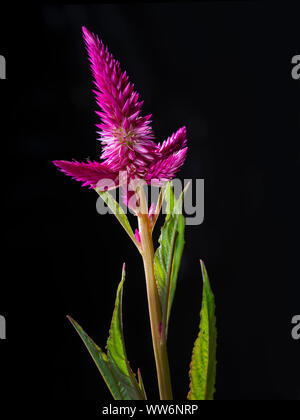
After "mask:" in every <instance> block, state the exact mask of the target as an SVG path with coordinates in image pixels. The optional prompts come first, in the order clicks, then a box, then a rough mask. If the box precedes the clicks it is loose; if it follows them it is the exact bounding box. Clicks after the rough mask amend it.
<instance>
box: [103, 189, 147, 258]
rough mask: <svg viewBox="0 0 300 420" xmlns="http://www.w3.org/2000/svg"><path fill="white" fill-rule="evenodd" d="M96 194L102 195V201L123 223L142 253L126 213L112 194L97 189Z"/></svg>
mask: <svg viewBox="0 0 300 420" xmlns="http://www.w3.org/2000/svg"><path fill="white" fill-rule="evenodd" d="M95 190H96V192H97V193H98V194H99V195H100V197H101V198H102V200H103V201H104V202H105V204H107V206H108V207H109V208H110V209H111V211H112V212H113V213H114V215H115V216H116V218H117V219H118V221H119V222H120V223H121V225H122V226H123V228H124V229H125V231H126V232H127V233H128V235H129V237H130V238H131V239H132V241H133V242H134V244H135V245H136V247H137V248H138V250H139V251H140V246H139V244H138V242H137V240H136V239H135V236H134V233H133V230H132V228H131V226H130V223H129V220H128V218H127V216H126V214H125V213H124V210H123V209H122V207H121V206H119V204H118V203H117V201H116V200H115V199H114V198H113V196H112V195H111V194H109V193H108V192H107V191H101V190H100V189H99V188H95Z"/></svg>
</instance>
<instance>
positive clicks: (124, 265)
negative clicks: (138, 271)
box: [122, 263, 126, 273]
mask: <svg viewBox="0 0 300 420" xmlns="http://www.w3.org/2000/svg"><path fill="white" fill-rule="evenodd" d="M125 269H126V264H125V263H123V267H122V272H123V273H125Z"/></svg>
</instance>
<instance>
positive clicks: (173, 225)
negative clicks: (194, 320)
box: [154, 182, 185, 336]
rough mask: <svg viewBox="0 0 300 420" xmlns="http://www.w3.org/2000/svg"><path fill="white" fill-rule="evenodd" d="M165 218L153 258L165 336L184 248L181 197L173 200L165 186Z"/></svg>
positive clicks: (169, 188) (168, 185)
mask: <svg viewBox="0 0 300 420" xmlns="http://www.w3.org/2000/svg"><path fill="white" fill-rule="evenodd" d="M165 199H166V201H167V215H166V219H165V223H164V226H163V227H162V229H161V234H160V237H159V244H160V246H159V247H158V249H157V250H156V253H155V258H154V270H155V277H156V281H157V287H158V293H159V298H160V303H161V309H162V328H163V331H164V333H165V336H167V333H168V324H169V319H170V313H171V308H172V303H173V299H174V294H175V290H176V284H177V277H178V271H179V267H180V262H181V257H182V252H183V246H184V227H185V220H184V217H183V216H182V214H181V213H182V196H180V197H179V199H178V200H176V199H175V197H174V192H173V188H172V184H171V183H170V182H168V184H167V186H166V193H165Z"/></svg>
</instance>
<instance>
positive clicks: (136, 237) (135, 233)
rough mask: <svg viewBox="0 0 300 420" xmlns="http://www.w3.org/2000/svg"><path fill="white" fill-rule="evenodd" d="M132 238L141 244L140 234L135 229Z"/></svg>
mask: <svg viewBox="0 0 300 420" xmlns="http://www.w3.org/2000/svg"><path fill="white" fill-rule="evenodd" d="M134 236H135V239H136V240H137V242H138V243H139V244H140V243H141V236H140V232H139V230H138V229H135V232H134Z"/></svg>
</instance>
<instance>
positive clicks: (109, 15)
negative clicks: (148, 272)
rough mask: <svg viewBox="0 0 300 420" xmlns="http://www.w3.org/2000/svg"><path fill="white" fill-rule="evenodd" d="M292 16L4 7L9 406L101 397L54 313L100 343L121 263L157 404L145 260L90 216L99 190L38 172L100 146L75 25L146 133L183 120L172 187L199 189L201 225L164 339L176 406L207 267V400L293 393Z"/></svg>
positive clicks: (283, 9)
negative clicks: (121, 73)
mask: <svg viewBox="0 0 300 420" xmlns="http://www.w3.org/2000/svg"><path fill="white" fill-rule="evenodd" d="M299 12H300V9H299V7H296V6H295V5H287V4H286V3H285V4H283V3H282V4H274V3H263V2H230V3H227V2H224V3H221V2H218V3H213V2H212V3H200V2H199V3H196V2H194V3H184V4H183V3H165V4H159V3H157V4H151V3H142V4H134V3H132V4H128V5H119V4H102V5H96V4H90V5H71V4H69V5H65V6H63V5H56V4H51V5H50V4H49V5H35V6H28V5H27V6H26V7H24V8H23V9H21V8H20V7H19V6H18V7H17V6H16V7H15V9H12V8H11V9H10V10H5V11H4V12H2V13H1V17H0V26H1V28H0V30H1V38H0V54H2V55H4V56H5V57H6V60H7V80H1V81H0V95H1V107H2V108H1V145H2V165H1V167H2V171H3V173H2V186H3V190H4V192H3V196H4V197H5V203H4V206H5V210H6V212H5V215H4V216H3V217H2V235H1V236H2V244H3V249H2V253H1V254H2V257H3V263H2V267H1V274H2V275H1V293H0V313H1V315H5V317H6V320H7V340H5V341H1V342H0V351H1V359H0V364H1V378H2V379H1V382H2V384H3V387H4V390H3V392H6V393H7V395H8V396H11V395H13V396H18V397H19V398H23V397H24V398H25V397H26V398H28V397H34V398H35V399H42V398H50V399H55V400H88V399H90V400H92V399H97V400H100V401H110V400H111V397H110V395H109V392H108V391H107V389H106V387H105V385H104V382H103V381H102V378H101V377H100V375H99V374H98V372H97V370H96V367H95V366H94V365H93V362H92V360H91V359H90V356H89V355H88V353H87V351H86V350H85V348H84V347H83V344H82V343H81V341H80V339H79V338H78V336H77V334H76V332H75V331H74V330H73V328H72V327H71V325H69V323H68V321H67V320H66V318H65V315H66V314H70V315H72V316H73V317H74V318H75V319H76V320H77V321H78V322H79V323H80V324H81V325H82V326H83V327H84V328H85V330H86V331H87V332H88V333H89V335H91V337H92V338H93V339H94V340H95V341H96V342H97V343H98V344H99V345H100V346H102V348H104V347H105V342H106V338H107V333H108V329H109V324H110V318H111V314H112V309H113V303H114V298H115V291H116V287H117V284H118V282H119V280H120V276H121V267H122V263H123V262H124V261H126V264H127V280H126V284H125V291H124V324H125V338H126V345H127V352H128V356H129V360H130V361H131V366H132V368H133V369H134V370H135V371H136V370H137V368H138V367H139V368H141V371H142V374H143V379H144V383H145V387H146V389H147V393H148V397H149V399H154V398H157V391H156V381H155V375H154V360H153V354H152V348H151V340H150V327H149V321H148V314H147V307H146V291H145V284H144V277H143V267H142V262H141V260H140V258H139V256H138V255H137V253H136V251H135V249H134V246H133V245H132V244H131V242H130V240H129V239H128V238H127V236H126V234H125V233H124V232H123V231H122V230H121V228H120V227H119V225H118V223H117V222H116V220H115V219H114V217H113V216H108V215H106V216H100V215H98V214H97V213H96V210H95V203H96V198H97V197H96V196H95V193H94V192H93V191H90V190H88V189H87V188H82V187H81V186H80V184H79V183H76V182H75V181H72V180H71V179H70V178H68V177H65V176H63V175H62V174H61V173H59V172H58V171H57V170H56V169H55V167H54V166H53V165H52V163H51V161H52V160H53V159H66V160H68V159H69V160H71V159H72V158H76V159H78V160H81V159H85V158H87V157H90V158H95V159H96V158H97V157H98V156H99V154H100V143H99V142H98V141H96V137H97V135H96V128H95V124H96V123H97V122H98V118H97V116H96V114H95V113H94V110H95V109H96V105H95V101H94V97H93V93H92V88H93V85H92V77H91V73H90V69H89V64H88V59H87V54H86V52H85V48H84V44H83V42H82V35H81V26H82V25H86V26H87V27H88V28H89V29H90V30H92V31H94V32H96V33H98V34H99V36H100V37H101V38H102V39H103V40H104V42H105V43H106V44H107V45H108V46H109V49H110V51H111V52H112V53H113V54H114V55H115V57H116V58H117V59H118V60H119V61H120V63H121V66H122V68H123V69H124V70H125V69H126V70H127V72H128V74H129V76H130V79H131V81H132V82H134V83H135V86H136V89H137V90H138V92H139V93H140V95H141V97H142V99H144V100H145V105H144V114H146V113H152V114H153V128H154V131H155V134H156V137H157V140H158V141H162V140H163V139H165V138H166V137H167V136H168V135H170V134H171V133H172V132H173V131H175V130H176V129H177V128H179V127H180V126H182V125H186V126H187V129H188V139H189V151H188V157H187V161H186V164H185V166H184V168H183V170H182V171H181V173H180V177H181V178H182V179H183V178H204V179H205V221H204V223H203V224H202V225H200V226H188V227H187V229H186V246H185V251H184V255H183V260H182V268H181V271H180V277H179V282H178V289H177V294H176V298H175V304H174V306H173V313H172V319H171V325H170V331H169V356H170V364H171V369H172V377H173V383H174V394H175V397H176V398H177V399H181V400H183V399H185V397H186V394H187V391H188V368H189V362H190V357H191V351H192V346H193V342H194V339H195V337H196V334H197V330H198V324H199V311H200V305H201V289H202V284H201V275H200V267H199V258H202V259H203V260H204V261H205V263H206V266H207V269H208V272H209V275H210V279H211V283H212V286H213V289H214V292H215V296H216V303H217V322H218V334H219V338H218V367H217V392H216V399H219V400H237V399H243V400H245V399H246V400H259V399H264V400H276V399H278V400H285V399H300V358H299V350H300V348H299V345H300V344H299V341H294V340H292V338H291V329H292V325H291V319H292V317H293V316H294V315H296V314H299V313H300V305H299V295H300V279H299V264H298V260H299V171H298V169H299V146H298V145H299V134H300V124H299V104H300V101H299V93H300V90H299V87H300V86H299V85H300V83H299V81H296V80H293V79H292V77H291V69H292V64H291V59H292V57H293V56H294V55H296V54H300V44H299V40H300V36H299V35H300V33H299V32H300V30H299ZM131 220H132V222H134V219H133V218H131ZM2 395H3V394H2Z"/></svg>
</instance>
